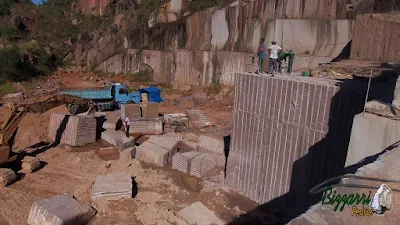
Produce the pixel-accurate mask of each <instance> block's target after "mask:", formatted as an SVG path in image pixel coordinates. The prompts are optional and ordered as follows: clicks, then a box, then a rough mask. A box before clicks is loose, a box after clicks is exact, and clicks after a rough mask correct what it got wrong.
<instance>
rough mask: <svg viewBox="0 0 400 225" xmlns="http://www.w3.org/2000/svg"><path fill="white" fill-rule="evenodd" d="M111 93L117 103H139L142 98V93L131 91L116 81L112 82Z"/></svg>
mask: <svg viewBox="0 0 400 225" xmlns="http://www.w3.org/2000/svg"><path fill="white" fill-rule="evenodd" d="M111 85H112V86H111V95H112V96H113V98H114V102H115V103H116V104H118V105H119V104H127V103H139V102H140V100H141V95H140V94H139V93H138V92H132V93H129V91H128V87H127V86H125V85H123V84H120V83H115V84H111Z"/></svg>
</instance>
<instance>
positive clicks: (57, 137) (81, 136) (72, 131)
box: [49, 113, 96, 146]
mask: <svg viewBox="0 0 400 225" xmlns="http://www.w3.org/2000/svg"><path fill="white" fill-rule="evenodd" d="M49 138H50V139H51V140H53V141H60V142H61V143H63V144H68V145H72V146H83V145H86V144H89V143H93V142H95V141H96V119H95V118H91V117H83V116H82V117H81V116H72V115H65V114H61V113H52V114H51V117H50V123H49Z"/></svg>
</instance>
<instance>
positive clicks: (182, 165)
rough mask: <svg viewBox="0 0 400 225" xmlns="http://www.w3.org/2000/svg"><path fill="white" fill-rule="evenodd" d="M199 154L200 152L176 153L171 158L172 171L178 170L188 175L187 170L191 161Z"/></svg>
mask: <svg viewBox="0 0 400 225" xmlns="http://www.w3.org/2000/svg"><path fill="white" fill-rule="evenodd" d="M200 154H201V153H200V152H196V151H191V152H185V153H176V154H175V155H174V156H173V157H172V169H175V170H178V171H181V172H184V173H187V174H188V173H189V170H190V162H191V160H192V159H193V158H195V157H197V156H198V155H200Z"/></svg>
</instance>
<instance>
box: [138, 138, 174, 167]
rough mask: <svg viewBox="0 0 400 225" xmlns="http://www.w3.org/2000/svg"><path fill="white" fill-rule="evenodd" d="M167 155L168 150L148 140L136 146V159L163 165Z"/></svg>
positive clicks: (165, 162)
mask: <svg viewBox="0 0 400 225" xmlns="http://www.w3.org/2000/svg"><path fill="white" fill-rule="evenodd" d="M168 157H169V152H168V150H166V149H165V148H163V147H161V146H158V145H156V144H153V143H151V142H149V141H145V142H144V143H143V144H141V145H139V146H138V147H136V159H137V160H140V161H142V162H146V163H151V164H155V165H157V166H165V165H167V163H168Z"/></svg>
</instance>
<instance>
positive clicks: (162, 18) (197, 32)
mask: <svg viewBox="0 0 400 225" xmlns="http://www.w3.org/2000/svg"><path fill="white" fill-rule="evenodd" d="M398 8H399V3H395V2H394V1H390V0H383V1H382V0H381V1H378V0H364V1H363V0H346V1H343V0H334V1H331V0H278V1H277V0H236V1H234V0H48V1H47V3H45V4H43V5H40V6H35V5H33V4H32V3H30V1H29V0H5V1H2V3H0V49H2V50H1V54H0V62H3V63H5V64H3V65H7V66H6V67H7V68H8V67H11V68H12V70H6V69H4V68H5V67H2V69H0V82H2V81H4V80H7V79H11V80H23V79H27V78H29V76H32V75H33V74H37V75H42V74H47V73H49V72H50V71H52V70H54V69H55V68H57V67H59V66H68V65H77V66H89V67H91V68H92V69H103V70H104V68H106V67H109V68H110V62H109V60H110V59H112V58H113V57H117V56H118V57H119V56H121V54H123V55H122V56H121V57H123V58H124V60H119V61H118V63H119V64H120V65H119V66H117V67H118V68H119V69H112V70H110V69H107V70H106V71H108V72H126V73H128V72H135V71H137V70H133V69H132V68H133V67H140V68H142V67H143V65H140V66H138V65H133V64H132V63H130V64H129V63H128V64H129V65H128V64H127V62H126V60H128V55H129V54H128V52H132V51H134V52H139V53H140V52H142V51H143V50H155V51H167V52H168V51H169V52H170V51H172V52H174V51H177V50H190V51H203V52H204V51H226V52H242V53H252V52H254V51H255V49H256V47H257V44H258V40H259V38H260V37H264V38H266V40H268V41H269V40H272V39H276V40H277V41H278V42H280V43H281V45H283V47H285V48H286V47H291V48H294V47H295V48H296V49H295V50H296V53H297V54H299V55H302V54H303V55H306V56H307V57H308V58H307V59H306V61H304V62H302V61H299V62H300V63H303V64H306V65H310V64H312V63H314V64H317V63H318V62H319V61H318V60H314V58H315V57H317V58H318V59H319V58H321V57H322V58H327V57H328V58H332V57H335V56H336V55H338V54H339V53H340V51H341V49H343V47H344V46H345V45H346V44H347V43H348V42H349V40H351V33H352V26H353V22H351V20H353V19H354V18H355V17H356V15H357V14H360V13H370V12H389V11H393V10H398ZM332 20H335V21H336V22H335V21H334V22H332ZM344 20H349V21H350V22H344ZM296 29H297V30H296ZM304 29H311V30H310V32H308V31H306V32H303V30H304ZM302 33H306V34H307V35H302ZM299 35H300V36H299ZM309 40H310V41H309ZM336 43H338V44H336ZM327 46H328V47H327ZM329 46H331V47H329ZM332 46H333V47H332ZM321 49H322V50H321ZM203 52H199V53H198V54H197V53H196V54H197V55H198V56H196V54H194V53H193V54H194V55H193V54H190V55H191V56H189V57H192V58H196V57H197V58H199V57H200V58H204V56H201V55H203V54H204V53H203ZM11 53H13V54H14V55H13V59H14V60H13V61H12V62H10V61H9V60H8V61H7V60H5V59H7V58H10V57H8V56H9V55H10V54H11ZM15 53H16V54H15ZM157 54H164V53H157ZM168 54H170V53H168ZM207 54H208V53H207ZM134 55H136V56H135V57H136V58H137V59H139V61H143V60H142V57H144V56H143V55H137V54H136V53H135V54H134ZM150 55H153V53H151V54H150ZM162 57H172V61H171V62H172V63H171V64H170V65H156V67H159V68H161V67H164V68H165V66H166V67H168V68H172V67H174V68H175V67H177V66H179V65H178V64H179V62H177V61H176V60H175V59H176V57H177V56H176V55H175V53H173V54H172V55H171V54H170V56H162ZM210 57H211V58H210V60H211V61H213V60H214V61H215V59H213V57H214V56H210ZM246 57H247V56H246ZM310 57H314V58H311V59H310ZM151 58H154V56H151ZM200 58H199V59H200ZM214 58H215V57H214ZM328 58H327V59H328ZM195 61H196V60H195V59H193V62H191V64H192V65H191V66H194V70H196V71H199V70H200V68H201V67H204V65H202V64H201V63H200V64H198V65H197V66H196V65H195V64H196V63H195ZM203 61H204V60H203ZM131 64H132V65H131ZM145 64H146V65H145V66H147V67H152V68H150V69H151V70H153V71H155V70H157V68H154V65H150V64H148V63H145ZM158 64H159V63H158ZM219 64H220V63H219ZM160 66H161V67H160ZM213 66H214V67H216V66H215V65H213ZM218 66H220V65H218ZM300 66H301V65H300ZM25 67H29V68H30V70H29V71H33V72H30V73H29V76H23V75H22V74H26V72H23V71H27V69H26V68H25ZM31 67H33V69H32V68H31ZM113 67H115V66H113ZM175 70H176V69H175ZM207 70H212V71H215V70H216V68H210V69H207ZM217 70H218V69H217ZM10 73H11V74H14V75H11V76H10V75H6V74H10ZM213 73H214V72H213ZM168 76H170V77H169V78H166V79H164V80H170V79H172V78H171V76H172V75H168ZM197 79H198V78H197V77H195V78H194V80H197Z"/></svg>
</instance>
